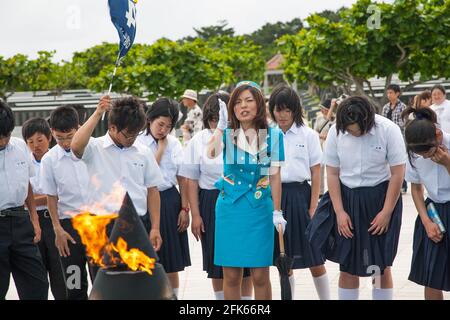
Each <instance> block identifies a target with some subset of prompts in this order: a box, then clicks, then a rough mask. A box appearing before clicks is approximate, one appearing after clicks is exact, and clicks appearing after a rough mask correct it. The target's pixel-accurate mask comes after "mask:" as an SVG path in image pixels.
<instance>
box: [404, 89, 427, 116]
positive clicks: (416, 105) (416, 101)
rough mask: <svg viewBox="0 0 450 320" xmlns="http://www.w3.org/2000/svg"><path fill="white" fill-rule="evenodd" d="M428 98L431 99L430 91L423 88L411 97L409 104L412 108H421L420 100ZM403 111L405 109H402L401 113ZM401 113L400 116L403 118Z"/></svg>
mask: <svg viewBox="0 0 450 320" xmlns="http://www.w3.org/2000/svg"><path fill="white" fill-rule="evenodd" d="M429 99H431V91H430V90H425V91H423V92H421V93H420V94H418V95H417V96H415V98H414V99H413V103H411V106H412V107H413V108H414V109H420V108H421V106H420V104H421V102H422V101H423V100H429ZM405 111H406V109H405V110H403V113H404V112H405ZM403 113H402V118H404V116H403Z"/></svg>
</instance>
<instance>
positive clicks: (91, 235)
mask: <svg viewBox="0 0 450 320" xmlns="http://www.w3.org/2000/svg"><path fill="white" fill-rule="evenodd" d="M117 216H118V215H117V214H111V215H106V216H95V215H92V214H90V213H82V214H79V215H77V216H76V217H74V218H73V219H72V224H73V227H74V228H75V230H77V231H78V233H79V235H80V237H81V242H82V243H83V244H84V246H85V247H86V254H87V255H88V256H89V257H90V258H91V261H92V262H93V263H95V264H96V265H99V266H101V267H105V264H104V262H103V259H102V258H103V253H104V251H105V248H106V247H107V246H108V244H109V240H108V236H107V235H106V226H107V225H108V224H109V223H110V222H111V221H112V220H113V219H115V218H117Z"/></svg>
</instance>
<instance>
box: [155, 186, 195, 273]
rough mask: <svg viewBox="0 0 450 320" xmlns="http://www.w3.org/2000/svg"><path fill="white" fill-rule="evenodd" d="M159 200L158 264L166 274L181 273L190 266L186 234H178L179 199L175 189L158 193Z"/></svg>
mask: <svg viewBox="0 0 450 320" xmlns="http://www.w3.org/2000/svg"><path fill="white" fill-rule="evenodd" d="M159 195H160V198H161V211H160V212H161V221H160V232H161V238H162V241H163V242H162V246H161V249H160V250H159V251H158V256H159V262H160V263H161V264H162V266H163V267H164V270H165V271H166V272H167V273H173V272H179V271H183V270H184V268H185V267H188V266H190V265H191V257H190V255H189V242H188V234H187V231H185V232H181V233H180V232H178V230H177V228H178V226H177V224H178V215H179V214H180V211H181V197H180V193H179V192H178V190H177V188H176V187H172V188H170V189H168V190H165V191H162V192H160V193H159Z"/></svg>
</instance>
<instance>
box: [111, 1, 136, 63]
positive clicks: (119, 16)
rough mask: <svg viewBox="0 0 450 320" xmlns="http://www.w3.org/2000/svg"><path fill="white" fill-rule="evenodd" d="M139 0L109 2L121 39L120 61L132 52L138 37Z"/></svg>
mask: <svg viewBox="0 0 450 320" xmlns="http://www.w3.org/2000/svg"><path fill="white" fill-rule="evenodd" d="M136 3H137V0H108V4H109V13H110V15H111V21H112V23H113V24H114V26H115V27H116V29H117V32H118V34H119V37H120V48H119V55H118V60H119V59H122V58H123V57H124V56H125V55H126V54H127V53H128V51H129V50H130V48H131V46H132V45H133V42H134V38H135V36H136Z"/></svg>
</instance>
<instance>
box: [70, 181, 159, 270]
mask: <svg viewBox="0 0 450 320" xmlns="http://www.w3.org/2000/svg"><path fill="white" fill-rule="evenodd" d="M124 194H125V191H124V189H123V188H122V187H121V185H120V184H119V183H115V184H114V185H113V188H112V192H111V193H110V194H109V195H103V197H102V199H101V200H100V202H98V203H94V204H93V205H91V206H88V207H84V208H83V212H82V213H81V214H78V215H76V216H74V217H73V218H72V225H73V227H74V228H75V230H77V231H78V234H79V235H80V238H81V242H82V243H83V244H84V246H85V247H86V255H87V256H89V258H90V260H91V262H92V263H94V264H96V265H98V266H100V267H116V266H119V265H126V266H127V267H128V268H129V269H130V270H133V271H137V270H140V271H145V272H147V273H148V274H150V275H152V270H153V269H154V268H155V259H152V258H150V257H148V256H147V255H146V254H145V253H143V252H142V251H140V250H138V249H135V248H131V249H130V250H128V244H127V243H126V241H125V240H124V239H123V238H119V240H118V241H117V244H113V243H110V242H109V239H108V236H107V235H106V226H107V225H108V224H109V223H110V222H111V221H112V220H114V219H116V218H117V217H118V214H113V213H109V212H108V210H106V209H105V206H111V205H116V206H117V207H118V208H119V207H120V204H121V203H122V201H123V197H124ZM91 212H95V213H96V214H97V215H94V214H92V213H91ZM104 256H106V257H108V258H109V261H104V259H103V257H104Z"/></svg>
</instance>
